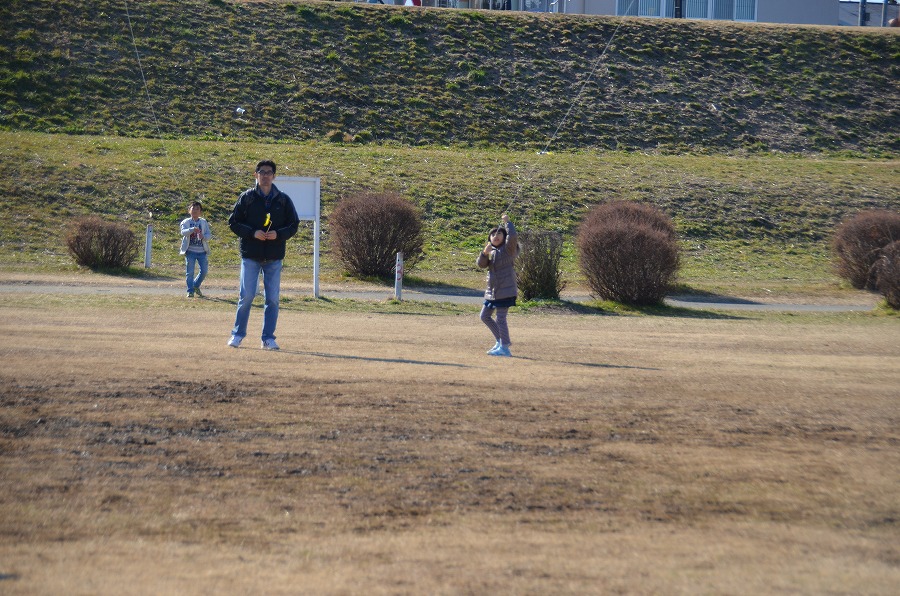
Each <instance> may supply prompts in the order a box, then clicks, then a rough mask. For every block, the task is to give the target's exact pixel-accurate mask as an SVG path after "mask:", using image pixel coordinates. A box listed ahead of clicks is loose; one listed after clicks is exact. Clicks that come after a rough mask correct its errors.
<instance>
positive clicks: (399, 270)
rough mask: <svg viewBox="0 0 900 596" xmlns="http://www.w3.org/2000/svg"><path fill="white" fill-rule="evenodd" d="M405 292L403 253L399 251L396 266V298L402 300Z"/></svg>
mask: <svg viewBox="0 0 900 596" xmlns="http://www.w3.org/2000/svg"><path fill="white" fill-rule="evenodd" d="M402 293H403V253H402V252H398V253H397V264H396V266H395V267H394V299H395V300H402V299H403V298H402Z"/></svg>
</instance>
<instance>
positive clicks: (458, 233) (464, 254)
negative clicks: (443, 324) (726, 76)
mask: <svg viewBox="0 0 900 596" xmlns="http://www.w3.org/2000/svg"><path fill="white" fill-rule="evenodd" d="M260 156H267V157H273V158H274V159H275V160H276V162H278V163H279V164H280V167H279V170H278V173H279V174H282V175H309V176H319V177H321V178H322V192H323V196H322V199H323V213H324V222H323V230H324V235H325V238H324V240H323V276H324V277H325V278H327V279H340V278H341V268H340V265H339V263H337V262H335V260H334V259H333V257H332V255H331V253H330V251H329V242H328V230H329V228H328V223H327V218H328V215H329V214H330V212H331V210H332V209H333V208H334V205H335V203H336V202H337V201H338V200H339V198H340V197H341V196H344V195H346V194H348V193H351V192H354V191H357V190H361V189H367V188H373V189H382V188H389V189H395V190H398V191H400V192H401V193H403V194H404V195H405V196H407V197H409V199H410V200H412V201H414V202H415V203H416V204H417V205H419V206H420V207H421V208H422V210H423V214H424V217H425V223H426V231H427V239H426V243H425V253H426V257H425V259H424V260H423V261H422V262H421V263H420V264H419V265H418V266H417V267H416V268H415V269H414V270H413V273H414V274H415V275H417V276H418V277H420V278H422V280H423V281H426V282H427V281H429V280H431V281H440V282H443V283H449V284H458V285H465V286H471V285H473V279H476V280H477V279H480V278H479V276H478V274H477V272H476V271H475V269H474V267H473V262H474V260H475V257H476V255H477V251H478V249H479V248H480V247H481V244H482V242H483V236H484V234H485V233H486V230H488V229H489V228H490V227H491V226H493V225H496V222H497V221H498V218H499V214H500V212H501V211H503V210H504V209H506V208H507V207H511V209H510V211H511V215H512V217H513V219H514V221H516V222H517V223H518V224H519V226H520V227H521V228H522V229H550V230H556V231H560V232H562V233H563V234H564V238H565V240H566V245H565V250H564V259H563V270H564V272H565V273H566V276H567V279H568V280H569V282H570V284H576V285H577V284H579V283H581V280H580V277H579V273H578V267H577V262H576V259H577V257H576V254H575V251H574V249H573V241H574V235H575V233H576V231H577V226H578V223H579V222H580V220H581V217H582V216H583V214H584V213H585V211H586V210H587V209H588V208H589V207H590V206H592V205H595V204H598V203H601V202H603V201H607V200H610V199H615V198H624V199H630V200H639V201H644V202H648V203H652V204H655V205H657V206H659V207H660V208H661V209H662V210H663V211H665V212H666V213H668V214H669V215H671V216H672V217H673V219H674V220H675V222H676V228H677V230H678V232H679V235H680V237H681V238H682V243H683V248H684V257H685V258H684V268H683V271H682V276H681V278H682V279H681V281H682V283H685V284H688V285H690V286H696V287H699V288H702V289H705V290H716V289H724V288H725V287H728V286H735V285H737V286H739V287H740V289H741V290H742V291H746V292H751V293H753V292H755V293H763V292H765V291H766V290H772V289H776V290H777V289H782V288H791V287H793V288H819V289H823V288H831V289H834V288H836V287H838V282H837V280H836V279H835V278H834V277H833V275H832V274H831V271H830V258H831V257H830V253H829V249H828V242H829V235H830V233H831V230H832V229H833V228H834V226H835V225H836V224H837V223H838V222H839V221H840V220H841V219H842V218H844V217H846V216H848V215H850V214H852V213H855V212H856V211H858V210H860V209H865V208H871V207H881V208H894V209H896V208H897V207H898V201H897V198H896V191H895V172H896V168H897V162H896V161H891V160H858V159H844V158H826V157H822V156H819V157H811V158H804V157H796V156H793V157H792V156H777V155H769V154H761V155H756V156H746V157H743V158H736V157H733V156H727V155H724V156H723V155H718V156H716V155H682V156H674V155H659V154H643V153H624V152H615V153H610V152H594V151H581V152H555V153H552V154H549V155H538V154H536V153H535V152H532V151H523V152H515V151H507V150H496V149H493V150H492V149H485V150H476V149H466V150H460V149H456V150H454V149H437V148H409V147H401V146H371V145H366V146H358V145H351V146H339V145H334V144H330V143H300V144H294V145H287V144H280V143H279V144H263V143H228V142H221V141H219V142H214V141H187V140H166V141H160V140H154V139H129V138H123V137H98V136H69V135H47V134H40V133H29V132H18V133H4V132H0V166H2V167H3V169H4V171H5V172H7V176H6V177H4V178H3V179H0V192H2V193H3V196H4V202H3V204H2V207H0V214H2V218H0V263H2V264H3V266H4V267H5V268H9V267H23V266H28V267H38V268H45V269H47V270H59V269H62V270H71V269H72V265H71V259H70V258H69V257H68V255H67V254H66V251H65V248H64V235H65V230H66V225H67V222H68V221H70V220H71V218H73V217H75V216H78V215H82V214H87V213H97V214H100V215H101V216H103V217H105V218H109V219H120V220H123V221H126V222H128V223H130V224H131V225H132V227H133V228H134V229H135V230H136V232H137V233H139V234H140V235H141V237H143V231H144V228H145V226H146V225H147V224H148V223H152V224H153V225H154V228H155V233H156V236H155V241H154V252H153V262H154V270H155V271H156V272H158V273H160V274H164V275H169V276H172V277H177V276H179V275H180V268H181V262H182V261H181V257H180V256H179V255H178V246H179V242H180V236H179V235H178V232H177V228H178V225H177V224H178V221H180V220H181V219H182V218H183V217H185V216H186V206H187V204H188V203H189V202H190V201H192V200H194V199H200V200H202V201H203V202H204V205H205V207H206V212H205V215H206V217H207V218H208V219H209V221H210V222H211V224H212V226H213V232H214V234H215V238H214V240H213V254H212V266H213V268H214V269H219V270H221V269H227V268H236V267H237V264H238V256H237V243H236V239H235V237H234V236H233V235H232V234H231V232H230V231H229V230H228V228H227V222H226V220H227V217H228V214H229V212H230V209H231V206H232V204H233V202H234V200H235V199H236V197H237V194H238V193H239V192H240V191H241V190H242V189H244V188H246V187H247V186H249V185H250V184H251V183H252V170H253V166H254V165H255V162H256V160H257V158H258V157H260ZM276 184H277V179H276ZM150 212H152V213H153V218H152V219H151V218H150V217H149V214H150ZM293 245H294V246H293V248H292V256H291V265H292V266H293V267H294V268H295V269H299V270H301V271H303V272H302V273H300V275H308V273H306V271H305V270H307V269H308V268H311V266H312V256H311V230H310V229H309V227H308V226H307V227H305V228H304V229H302V230H301V233H300V234H299V236H298V238H297V239H296V241H295V242H293ZM137 265H140V263H137ZM474 283H475V284H476V285H477V284H478V283H480V281H475V282H474Z"/></svg>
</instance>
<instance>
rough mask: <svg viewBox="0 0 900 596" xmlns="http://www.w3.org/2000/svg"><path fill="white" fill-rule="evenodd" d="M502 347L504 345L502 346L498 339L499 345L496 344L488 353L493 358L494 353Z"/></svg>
mask: <svg viewBox="0 0 900 596" xmlns="http://www.w3.org/2000/svg"><path fill="white" fill-rule="evenodd" d="M501 345H502V344H501V343H500V340H499V339H498V340H497V343H495V344H494V347H493V348H491V349H490V350H488V351H487V353H488V354H490V355H491V356H493V355H494V352H496V351H497V350H499V349H500V346H501Z"/></svg>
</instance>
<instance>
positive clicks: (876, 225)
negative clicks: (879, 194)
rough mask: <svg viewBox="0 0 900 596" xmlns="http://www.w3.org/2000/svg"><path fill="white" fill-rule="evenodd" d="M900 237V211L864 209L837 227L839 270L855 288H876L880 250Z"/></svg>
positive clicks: (836, 246)
mask: <svg viewBox="0 0 900 596" xmlns="http://www.w3.org/2000/svg"><path fill="white" fill-rule="evenodd" d="M897 240H900V213H896V212H894V211H888V210H886V209H871V210H869V211H861V212H859V213H858V214H856V215H854V216H853V217H851V218H850V219H847V220H845V221H844V222H843V223H841V224H840V225H839V226H838V228H837V229H836V230H835V233H834V239H833V242H832V247H833V249H834V253H835V256H836V257H837V262H836V264H835V268H836V270H837V274H838V275H839V276H840V277H842V278H844V279H846V280H847V281H849V282H850V285H852V286H853V287H854V288H857V289H863V288H865V289H869V290H875V289H876V287H875V271H874V269H873V266H874V265H875V262H876V261H877V260H878V257H879V254H880V250H881V249H882V248H884V247H885V246H887V245H888V244H890V243H891V242H895V241H897Z"/></svg>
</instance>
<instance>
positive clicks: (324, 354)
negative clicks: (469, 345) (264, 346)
mask: <svg viewBox="0 0 900 596" xmlns="http://www.w3.org/2000/svg"><path fill="white" fill-rule="evenodd" d="M278 352H279V353H280V354H296V355H298V356H313V357H316V358H336V359H338V360H362V361H365V362H386V363H389V364H419V365H424V366H451V367H455V368H473V367H471V366H469V365H468V364H457V363H455V362H435V361H432V360H410V359H408V358H375V357H371V356H351V355H347V354H329V353H327V352H304V351H302V350H285V349H281V350H278Z"/></svg>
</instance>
